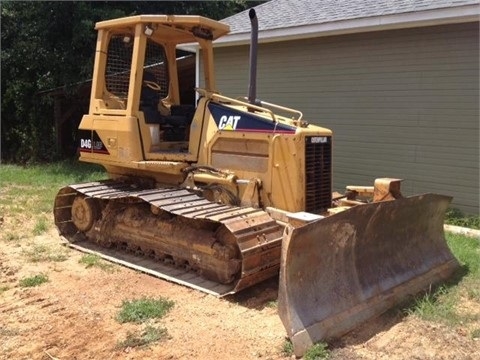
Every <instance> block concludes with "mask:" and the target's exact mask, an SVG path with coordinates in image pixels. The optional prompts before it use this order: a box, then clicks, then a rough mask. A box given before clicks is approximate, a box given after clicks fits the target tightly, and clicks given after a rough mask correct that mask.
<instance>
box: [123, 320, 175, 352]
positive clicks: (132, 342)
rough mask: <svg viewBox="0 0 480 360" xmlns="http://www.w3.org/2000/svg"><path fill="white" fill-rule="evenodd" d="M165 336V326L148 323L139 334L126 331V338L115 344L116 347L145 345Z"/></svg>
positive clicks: (166, 334)
mask: <svg viewBox="0 0 480 360" xmlns="http://www.w3.org/2000/svg"><path fill="white" fill-rule="evenodd" d="M167 336H168V331H167V329H166V328H164V327H155V326H151V325H148V326H146V327H145V329H144V330H143V331H142V332H141V333H140V335H137V334H135V333H133V332H128V333H127V337H126V339H125V340H123V341H120V342H119V343H118V344H117V348H133V347H145V346H148V345H149V344H151V343H154V342H157V341H159V340H162V339H165V338H166V337H167Z"/></svg>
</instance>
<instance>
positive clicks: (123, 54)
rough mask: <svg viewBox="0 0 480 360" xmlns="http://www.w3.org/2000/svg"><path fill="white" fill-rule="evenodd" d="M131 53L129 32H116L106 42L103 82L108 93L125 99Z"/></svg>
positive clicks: (131, 39)
mask: <svg viewBox="0 0 480 360" xmlns="http://www.w3.org/2000/svg"><path fill="white" fill-rule="evenodd" d="M132 53H133V36H132V35H131V34H117V35H113V36H112V37H111V39H110V42H109V44H108V54H107V69H106V74H105V83H106V87H107V90H108V91H109V92H110V93H112V94H113V95H115V96H117V97H119V98H121V99H125V100H126V99H127V96H128V84H129V81H130V68H131V65H132Z"/></svg>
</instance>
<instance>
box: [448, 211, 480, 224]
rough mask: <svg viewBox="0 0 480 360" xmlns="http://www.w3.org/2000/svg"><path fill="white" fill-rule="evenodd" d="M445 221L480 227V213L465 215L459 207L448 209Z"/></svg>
mask: <svg viewBox="0 0 480 360" xmlns="http://www.w3.org/2000/svg"><path fill="white" fill-rule="evenodd" d="M445 223H446V224H449V225H456V226H462V227H467V228H470V229H480V215H465V214H463V212H462V211H461V210H459V209H456V208H452V209H448V211H447V213H446V216H445Z"/></svg>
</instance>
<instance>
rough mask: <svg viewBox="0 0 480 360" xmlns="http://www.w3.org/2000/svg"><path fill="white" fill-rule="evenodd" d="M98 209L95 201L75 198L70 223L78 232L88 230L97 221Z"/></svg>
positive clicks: (86, 198) (80, 197)
mask: <svg viewBox="0 0 480 360" xmlns="http://www.w3.org/2000/svg"><path fill="white" fill-rule="evenodd" d="M98 214H99V211H98V208H97V204H96V203H95V199H93V198H88V197H84V196H77V197H76V198H75V200H73V204H72V221H73V224H74V225H75V226H76V227H77V229H78V230H79V231H83V232H86V231H88V230H90V229H91V228H92V226H93V224H94V223H95V220H97V219H98Z"/></svg>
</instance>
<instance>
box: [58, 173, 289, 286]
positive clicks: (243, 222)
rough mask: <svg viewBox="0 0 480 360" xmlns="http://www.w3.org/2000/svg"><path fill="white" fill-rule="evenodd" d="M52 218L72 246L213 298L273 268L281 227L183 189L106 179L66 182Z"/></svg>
mask: <svg viewBox="0 0 480 360" xmlns="http://www.w3.org/2000/svg"><path fill="white" fill-rule="evenodd" d="M54 216H55V224H56V226H57V228H58V230H59V232H60V235H62V236H63V237H64V238H65V239H66V240H67V241H68V244H69V245H70V246H71V247H73V248H76V249H78V250H82V251H85V252H90V253H95V254H98V255H100V256H101V257H103V258H106V259H107V260H110V261H113V262H116V263H120V264H122V265H125V266H128V267H131V268H135V269H137V270H141V271H144V272H147V273H149V274H151V275H154V276H157V277H160V278H164V279H167V280H170V281H174V282H177V283H180V284H182V285H186V286H189V287H192V288H195V289H198V290H202V291H205V292H207V293H210V294H214V295H217V296H223V295H227V294H232V293H235V292H237V291H239V290H242V289H244V288H246V287H249V286H252V285H254V284H256V283H259V282H261V281H263V280H265V279H267V278H270V277H272V276H275V275H276V274H277V273H278V269H279V262H280V252H281V241H282V235H283V227H282V226H280V225H278V224H277V223H276V222H275V221H274V220H273V219H272V218H271V217H270V216H269V215H268V214H267V213H266V212H265V211H263V210H261V209H254V208H250V207H247V208H243V207H242V208H241V207H236V206H230V205H224V204H218V203H214V202H211V201H209V200H207V199H205V198H203V197H201V196H199V195H197V194H195V193H192V192H190V191H188V190H186V189H179V188H155V189H144V188H139V187H137V186H135V185H131V184H127V183H123V182H118V181H112V180H106V181H99V182H91V183H83V184H76V185H70V186H66V187H64V188H62V189H60V191H59V192H58V194H57V196H56V198H55V208H54ZM79 228H80V229H81V230H80V229H79Z"/></svg>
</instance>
